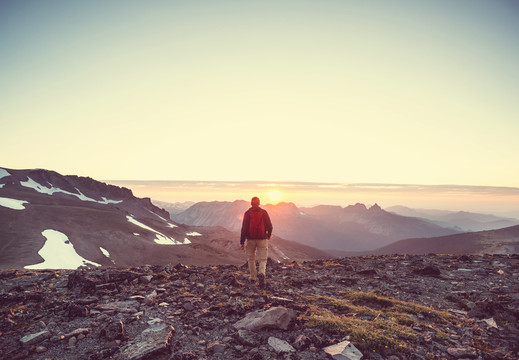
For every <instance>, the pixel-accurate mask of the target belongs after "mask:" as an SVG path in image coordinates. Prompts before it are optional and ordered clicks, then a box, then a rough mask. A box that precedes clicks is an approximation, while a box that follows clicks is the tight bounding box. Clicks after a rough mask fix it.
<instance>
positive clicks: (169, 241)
mask: <svg viewBox="0 0 519 360" xmlns="http://www.w3.org/2000/svg"><path fill="white" fill-rule="evenodd" d="M126 219H127V220H128V221H129V222H131V223H132V224H134V225H137V226H139V227H141V228H143V229H146V230H149V231H151V232H154V233H155V235H156V236H157V237H156V238H155V239H154V241H155V242H156V243H157V244H161V245H185V244H190V243H191V241H189V239H187V238H186V239H184V241H183V242H180V241H177V240H175V239H173V238H171V237H169V236H166V235H164V234H162V233H161V232H158V231H157V230H155V229H152V228H151V227H149V226H147V225H144V224H143V223H141V222H140V221H138V220H136V219H135V218H134V217H133V216H131V215H126ZM186 240H187V241H186Z"/></svg>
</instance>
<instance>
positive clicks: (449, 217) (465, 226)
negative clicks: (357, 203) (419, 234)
mask: <svg viewBox="0 0 519 360" xmlns="http://www.w3.org/2000/svg"><path fill="white" fill-rule="evenodd" d="M386 210H387V211H389V212H391V213H395V214H398V215H403V216H409V217H416V218H420V219H424V220H427V221H430V222H432V223H434V224H436V225H439V226H442V227H446V228H452V229H454V230H457V231H460V232H463V231H482V230H494V229H501V228H505V227H509V226H514V225H519V220H517V219H514V218H505V217H500V216H496V215H492V214H479V213H474V212H468V211H447V210H433V209H412V208H409V207H405V206H391V207H388V208H387V209H386Z"/></svg>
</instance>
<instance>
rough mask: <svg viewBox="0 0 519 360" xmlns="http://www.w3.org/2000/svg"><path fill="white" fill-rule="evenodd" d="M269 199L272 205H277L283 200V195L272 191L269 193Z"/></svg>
mask: <svg viewBox="0 0 519 360" xmlns="http://www.w3.org/2000/svg"><path fill="white" fill-rule="evenodd" d="M267 197H268V200H269V202H270V203H272V204H277V203H278V202H280V201H281V199H282V198H283V194H282V193H281V191H278V190H271V191H269V192H268V193H267Z"/></svg>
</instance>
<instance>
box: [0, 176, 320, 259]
mask: <svg viewBox="0 0 519 360" xmlns="http://www.w3.org/2000/svg"><path fill="white" fill-rule="evenodd" d="M270 256H271V258H272V259H273V260H275V261H281V260H285V259H291V260H307V259H315V258H322V257H325V256H326V254H325V253H323V252H321V251H319V250H317V249H312V248H309V247H307V246H304V245H300V244H298V243H294V242H290V241H286V240H283V239H277V238H276V244H275V246H272V247H271V252H270ZM244 261H245V260H244V254H243V251H241V250H240V249H239V237H237V235H236V234H235V233H232V232H230V231H229V230H226V229H224V228H222V227H204V228H199V227H196V226H189V225H180V224H176V223H174V222H173V221H171V220H170V219H169V213H168V212H167V211H166V210H164V209H161V208H159V207H157V206H155V205H154V204H153V203H152V202H151V200H150V199H149V198H137V197H135V196H134V195H133V193H132V191H131V190H129V189H127V188H121V187H117V186H113V185H108V184H105V183H102V182H99V181H96V180H94V179H91V178H88V177H78V176H71V175H67V176H63V175H61V174H59V173H57V172H54V171H49V170H43V169H34V170H12V169H4V168H0V268H21V267H27V268H31V269H37V268H77V267H78V266H82V265H87V264H88V265H90V266H97V265H103V266H119V267H121V266H139V265H146V264H169V263H189V264H204V265H207V264H242V263H243V262H244Z"/></svg>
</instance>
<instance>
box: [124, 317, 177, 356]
mask: <svg viewBox="0 0 519 360" xmlns="http://www.w3.org/2000/svg"><path fill="white" fill-rule="evenodd" d="M174 331H175V329H174V328H173V327H172V326H169V325H167V324H163V323H161V324H154V325H152V326H150V327H149V328H147V329H146V330H144V331H143V332H142V333H141V334H140V335H138V336H137V337H136V338H135V339H134V340H133V341H132V342H130V343H128V344H127V345H125V346H123V347H122V348H121V350H120V351H119V353H118V354H117V355H116V356H115V359H116V360H143V359H148V358H152V356H156V355H158V354H161V353H164V352H166V351H167V350H168V348H169V347H170V345H171V338H172V337H173V333H174Z"/></svg>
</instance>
